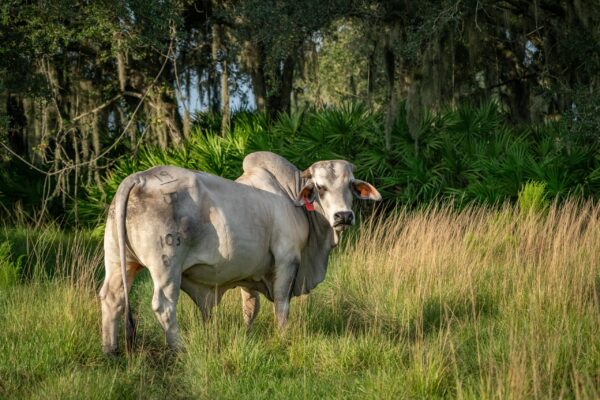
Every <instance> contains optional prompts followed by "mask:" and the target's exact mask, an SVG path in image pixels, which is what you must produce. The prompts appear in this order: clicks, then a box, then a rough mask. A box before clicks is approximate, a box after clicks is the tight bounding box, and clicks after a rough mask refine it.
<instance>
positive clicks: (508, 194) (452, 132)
mask: <svg viewBox="0 0 600 400" xmlns="http://www.w3.org/2000/svg"><path fill="white" fill-rule="evenodd" d="M401 110H402V111H401V112H400V113H399V115H398V116H397V119H396V122H395V125H394V128H393V131H392V143H391V148H390V149H386V148H385V144H384V140H383V137H384V135H383V122H382V120H383V118H382V115H381V114H378V113H373V112H371V111H369V109H368V108H367V107H365V106H364V105H362V104H357V103H348V104H345V105H344V106H342V107H339V108H330V109H325V110H322V111H315V110H305V111H300V112H294V113H291V114H281V115H279V116H278V117H277V118H275V119H270V118H269V117H267V116H266V115H265V114H257V113H248V112H242V113H239V114H236V115H235V116H234V117H233V121H232V126H231V130H230V132H229V133H228V134H227V135H226V136H225V137H221V136H220V135H219V134H218V133H217V132H219V127H218V125H216V123H215V122H212V123H211V122H210V121H211V120H212V121H218V120H219V118H212V119H211V118H208V117H206V116H205V117H203V118H202V122H200V123H198V124H197V125H196V126H195V127H194V128H193V129H192V135H191V136H192V137H191V139H189V140H188V141H187V142H186V143H185V144H184V145H183V146H182V147H181V148H171V149H167V150H161V149H158V148H151V147H147V148H143V149H141V150H140V151H139V152H138V154H137V155H136V156H135V157H133V158H126V159H123V160H121V161H120V162H118V163H117V164H116V166H115V167H114V168H113V169H112V170H111V172H110V173H109V174H108V175H107V176H106V177H105V179H104V184H103V186H102V187H98V186H95V185H93V186H90V187H88V188H87V196H85V197H84V198H82V199H80V200H79V203H78V211H79V217H80V218H81V220H83V221H87V222H91V223H94V222H95V221H97V220H103V219H104V216H105V210H106V207H107V204H108V203H110V200H111V199H112V195H113V194H114V193H115V191H116V189H117V187H118V185H119V183H120V182H121V181H122V180H123V179H124V178H125V177H126V176H127V175H129V174H131V173H133V172H136V171H140V170H144V169H147V168H150V167H152V166H155V165H165V164H168V165H177V166H181V167H184V168H190V169H195V170H202V171H207V172H210V173H213V174H217V175H221V176H224V177H226V178H229V179H235V178H237V177H238V176H239V175H240V174H241V173H242V170H241V165H242V160H243V158H244V156H245V155H246V154H248V153H250V152H252V151H257V150H269V151H273V152H275V153H278V154H281V155H282V156H283V157H285V158H287V159H288V160H290V161H291V162H292V163H293V164H295V165H297V166H298V168H301V169H302V168H306V167H308V166H309V165H310V164H311V163H313V162H315V161H318V160H323V159H345V160H348V161H350V162H352V163H354V164H355V165H356V171H355V175H356V176H357V177H360V178H361V179H366V180H369V181H371V182H372V183H373V184H375V185H376V186H377V188H378V189H379V190H380V192H381V193H382V195H383V196H384V199H385V200H387V201H388V202H392V203H396V202H398V203H403V204H407V205H410V206H418V205H423V204H429V203H431V202H435V201H438V200H442V199H448V200H453V201H454V203H455V204H456V205H457V206H464V205H467V204H470V203H473V202H475V203H479V204H502V203H503V202H505V201H507V200H510V201H517V199H518V197H519V192H520V191H521V189H522V188H523V185H526V184H527V183H528V182H530V181H535V182H539V185H544V190H543V192H544V194H545V196H546V197H547V198H548V199H553V198H559V199H561V198H564V197H566V196H567V195H578V196H586V197H587V196H596V195H597V194H598V193H600V158H598V157H597V150H598V147H597V145H595V144H594V143H593V142H590V141H589V140H585V138H581V139H577V138H574V137H573V136H572V135H570V134H569V132H568V131H567V130H566V129H565V128H564V126H562V125H559V124H555V125H544V126H530V127H524V128H520V129H515V128H511V127H509V126H508V125H507V124H506V123H505V121H504V117H503V115H502V114H501V113H500V111H499V110H498V107H497V105H496V104H495V103H494V102H488V103H484V104H482V105H480V106H471V105H462V106H459V107H456V108H448V109H445V110H443V111H442V112H440V113H438V114H435V115H434V114H426V115H425V116H424V118H423V121H422V123H421V129H420V131H419V133H418V135H415V136H413V135H411V134H410V132H409V130H408V126H407V123H406V114H405V112H404V111H403V110H404V107H401ZM535 187H537V186H535ZM531 190H533V189H529V186H526V192H527V193H526V194H525V195H522V196H526V198H527V200H524V201H526V202H527V201H530V196H531V195H530V194H529V193H530V192H531ZM531 201H538V200H531ZM528 204H529V203H528ZM541 204H542V203H539V205H541ZM531 206H532V207H537V206H538V203H532V204H531ZM526 207H529V206H526Z"/></svg>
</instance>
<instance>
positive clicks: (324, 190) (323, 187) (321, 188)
mask: <svg viewBox="0 0 600 400" xmlns="http://www.w3.org/2000/svg"><path fill="white" fill-rule="evenodd" d="M315 187H316V188H317V190H318V191H319V192H321V193H323V192H326V191H327V188H326V187H325V186H321V185H319V184H316V183H315Z"/></svg>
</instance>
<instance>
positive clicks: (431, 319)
mask: <svg viewBox="0 0 600 400" xmlns="http://www.w3.org/2000/svg"><path fill="white" fill-rule="evenodd" d="M335 311H339V312H335ZM335 311H334V310H330V311H328V310H327V309H326V307H325V306H323V305H321V304H319V305H317V304H312V305H311V306H309V309H308V310H307V312H309V313H315V314H316V315H315V316H314V317H310V318H309V321H308V323H307V326H308V328H309V329H310V330H311V331H312V332H315V333H322V334H326V335H333V336H341V335H343V334H344V333H348V332H350V333H352V334H354V335H367V334H373V333H375V334H377V335H381V336H384V337H386V338H387V339H388V340H390V341H392V342H396V343H397V342H401V341H406V340H409V341H411V342H414V341H417V340H422V339H424V338H426V337H428V336H433V335H435V334H437V333H438V332H440V331H441V330H443V329H445V328H446V327H448V326H449V325H450V326H454V325H456V324H461V323H464V322H475V321H477V320H479V319H480V318H490V317H492V318H493V317H494V316H496V315H497V314H498V306H497V304H496V302H495V300H494V298H493V296H492V295H490V294H488V293H484V292H478V293H476V294H475V295H474V296H473V297H468V298H457V297H447V298H446V297H444V298H442V297H439V296H434V297H430V298H428V299H426V300H425V302H424V303H423V305H422V306H421V307H419V308H417V309H416V310H415V311H414V312H412V313H411V315H409V316H407V317H402V316H400V315H389V314H385V313H378V312H377V311H376V310H373V309H368V308H367V307H366V306H365V305H364V304H361V303H360V302H353V301H352V300H351V299H348V300H344V301H342V302H340V304H339V305H338V307H337V310H335Z"/></svg>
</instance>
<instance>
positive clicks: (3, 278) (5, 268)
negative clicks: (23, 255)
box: [0, 242, 21, 289]
mask: <svg viewBox="0 0 600 400" xmlns="http://www.w3.org/2000/svg"><path fill="white" fill-rule="evenodd" d="M20 270H21V268H20V260H19V261H18V262H13V261H12V260H11V246H10V243H9V242H2V243H0V289H6V288H8V287H9V286H14V285H16V284H17V283H18V282H19V272H20Z"/></svg>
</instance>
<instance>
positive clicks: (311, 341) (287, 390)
mask: <svg viewBox="0 0 600 400" xmlns="http://www.w3.org/2000/svg"><path fill="white" fill-rule="evenodd" d="M599 220H600V207H599V206H596V205H592V204H587V205H576V204H573V203H566V204H564V205H563V206H560V207H557V206H551V207H549V209H548V210H546V211H545V212H544V213H543V214H535V213H527V214H526V215H521V214H520V211H519V209H518V208H516V207H515V208H512V207H506V208H504V209H503V210H500V211H494V210H488V209H481V208H470V209H466V210H463V211H452V210H450V209H448V208H445V207H438V208H431V209H429V210H424V211H414V212H408V211H398V212H397V214H395V216H393V217H392V216H390V217H387V218H382V219H380V220H367V221H364V222H363V226H362V227H361V228H360V229H357V230H355V231H354V232H351V234H353V235H354V236H355V237H354V238H352V239H353V240H345V241H344V243H343V244H342V245H341V246H340V248H339V249H338V250H337V251H336V253H335V254H334V256H333V258H332V262H331V264H330V269H329V271H328V276H327V278H326V280H325V282H324V283H323V284H321V285H320V286H319V287H318V288H317V289H316V290H315V291H314V292H313V293H311V294H310V295H309V296H306V297H303V298H296V299H294V300H293V302H292V312H291V316H290V326H289V328H288V330H287V331H286V333H285V334H284V335H281V334H279V333H278V332H277V331H276V329H275V323H274V321H273V316H272V311H271V305H270V303H268V302H267V301H266V300H264V299H262V300H263V304H262V305H263V308H262V310H261V313H260V315H259V318H258V319H257V321H256V324H255V327H254V329H253V330H252V332H250V333H247V332H246V331H245V329H244V328H243V323H242V315H241V309H240V304H239V303H240V299H239V294H238V293H237V291H231V292H229V293H228V294H227V295H226V296H225V298H224V301H223V302H222V304H221V305H220V306H219V307H218V308H217V309H216V310H215V315H214V317H213V319H212V320H211V321H209V323H207V324H203V323H202V322H201V320H200V315H199V312H198V310H196V308H195V306H194V305H193V304H192V302H191V300H189V299H188V298H187V296H185V295H182V296H181V298H180V303H179V305H178V318H179V322H180V327H181V331H182V335H183V339H184V342H185V346H184V351H182V352H181V353H179V354H176V355H173V354H171V353H169V352H168V351H167V349H166V346H165V344H164V339H163V335H162V332H161V330H160V327H159V324H158V322H157V321H156V318H155V317H154V315H153V312H152V310H151V308H150V299H151V295H152V294H151V291H152V290H151V287H152V283H151V281H150V279H149V276H148V274H147V273H146V272H142V273H141V274H140V276H139V277H138V279H137V280H136V282H135V284H134V288H133V292H132V296H131V298H132V305H133V309H134V313H135V315H136V318H138V320H139V330H138V342H137V344H136V349H135V353H134V354H133V355H132V356H131V357H129V358H128V357H127V356H125V355H122V356H119V357H117V358H114V359H113V358H108V357H105V356H104V355H103V354H102V352H101V346H100V306H99V301H98V298H97V295H96V293H97V291H98V287H99V284H100V280H99V279H100V278H101V275H102V273H101V270H102V267H101V265H102V251H101V242H100V240H99V239H98V238H97V237H96V236H94V235H92V234H91V233H90V232H88V231H77V232H70V233H68V232H67V233H66V232H61V231H60V230H58V229H56V228H55V227H46V228H43V229H38V230H31V229H26V228H23V227H21V228H18V229H8V228H7V229H4V230H3V231H0V243H2V242H3V241H8V242H10V243H11V246H10V247H11V249H12V250H11V252H10V255H6V254H5V255H4V259H3V260H0V266H4V265H8V264H10V263H13V267H14V266H15V265H17V266H18V268H19V269H20V271H21V279H20V281H19V282H15V281H14V280H12V284H7V285H6V286H5V287H0V310H1V312H0V354H1V355H2V356H1V357H0V398H61V399H62V398H74V399H81V398H119V399H120V398H140V397H142V398H257V399H262V398H267V397H269V398H286V399H288V398H294V399H295V398H302V399H303V398H361V399H362V398H378V399H379V398H384V399H385V398H389V399H398V398H414V399H421V398H427V399H429V398H466V399H480V398H511V399H512V398H517V399H518V398H524V399H525V398H543V399H544V398H561V397H562V398H582V399H585V398H597V397H598V396H600V392H599V390H598V387H600V335H599V334H598V332H599V321H600V311H599V285H600V257H599V256H598V255H599V254H600V229H599V228H598V227H599V226H600V225H599V224H598V222H600V221H599ZM33 249H36V250H35V251H34V250H33ZM23 252H25V253H27V254H29V256H28V257H26V258H25V259H23V258H21V261H17V260H18V258H19V256H20V255H21V254H23ZM0 258H2V257H0ZM18 263H20V264H18ZM36 271H43V273H42V272H36ZM119 334H120V338H121V339H123V331H122V328H121V331H120V332H119Z"/></svg>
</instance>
